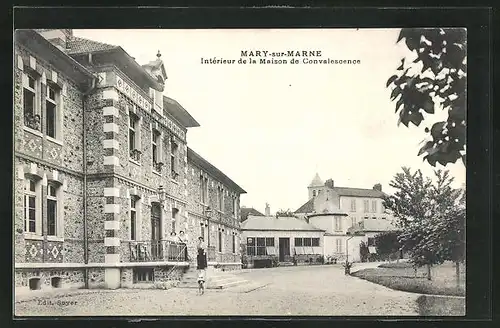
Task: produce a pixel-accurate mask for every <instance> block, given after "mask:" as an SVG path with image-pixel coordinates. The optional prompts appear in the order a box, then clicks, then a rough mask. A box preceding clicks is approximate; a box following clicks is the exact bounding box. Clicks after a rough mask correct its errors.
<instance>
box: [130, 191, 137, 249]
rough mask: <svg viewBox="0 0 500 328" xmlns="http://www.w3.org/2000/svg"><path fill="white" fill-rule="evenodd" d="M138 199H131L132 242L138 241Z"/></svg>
mask: <svg viewBox="0 0 500 328" xmlns="http://www.w3.org/2000/svg"><path fill="white" fill-rule="evenodd" d="M136 205H137V199H136V198H135V197H132V198H130V240H137V236H136V232H137V208H136Z"/></svg>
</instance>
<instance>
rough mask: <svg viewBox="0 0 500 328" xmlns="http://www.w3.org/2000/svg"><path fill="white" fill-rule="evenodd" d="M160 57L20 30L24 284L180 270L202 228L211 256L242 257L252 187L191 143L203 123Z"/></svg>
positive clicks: (110, 280)
mask: <svg viewBox="0 0 500 328" xmlns="http://www.w3.org/2000/svg"><path fill="white" fill-rule="evenodd" d="M155 55H156V56H155ZM151 57H152V58H151V59H152V60H151V62H149V63H146V64H143V65H140V64H139V63H137V62H136V61H135V60H134V59H133V58H132V57H131V56H130V55H129V54H127V52H126V51H125V50H123V49H122V48H121V47H119V46H115V45H110V44H104V43H100V42H95V41H92V40H88V39H83V38H79V37H75V36H73V33H72V30H69V29H60V30H17V31H16V34H15V53H14V124H15V140H14V141H15V176H14V200H15V205H14V209H15V210H14V236H15V238H14V240H15V285H16V289H17V288H19V289H26V290H27V289H44V288H61V287H84V288H112V289H114V288H120V287H133V286H134V285H136V284H153V285H154V284H155V283H158V282H166V281H171V280H176V279H180V278H181V277H182V275H183V273H184V272H185V271H186V270H187V268H189V266H190V265H191V266H192V265H193V263H194V259H195V258H196V256H195V243H196V240H197V238H198V237H199V236H204V238H205V241H206V242H207V243H208V262H209V265H218V266H225V267H227V268H237V267H241V255H240V209H239V203H240V195H241V194H243V193H245V191H244V190H243V189H242V188H241V187H240V186H238V185H237V184H236V183H235V182H233V181H232V180H231V179H230V178H229V177H227V176H226V175H225V174H224V173H223V172H221V171H220V170H218V169H217V168H216V167H215V166H214V165H212V164H211V163H209V162H208V161H206V160H205V159H204V158H203V157H202V156H200V155H199V154H197V153H196V152H195V151H193V150H192V149H191V148H189V147H188V144H187V132H188V129H190V128H195V127H199V126H200V125H199V124H198V122H197V121H196V120H195V119H194V118H193V117H192V116H191V115H190V114H189V113H188V112H187V111H186V110H185V109H184V108H183V107H182V106H181V105H180V104H179V103H178V102H177V101H176V100H174V99H172V98H169V97H167V96H166V93H167V92H166V91H165V85H166V81H167V73H166V69H165V66H164V64H163V61H162V59H161V54H160V53H158V54H152V56H151ZM180 231H185V232H186V233H187V235H188V240H187V242H185V243H180V242H179V241H178V240H176V239H175V238H174V237H172V236H171V233H172V232H176V233H177V234H178V233H179V232H180ZM186 249H187V254H186V251H185V250H186ZM186 255H187V256H186Z"/></svg>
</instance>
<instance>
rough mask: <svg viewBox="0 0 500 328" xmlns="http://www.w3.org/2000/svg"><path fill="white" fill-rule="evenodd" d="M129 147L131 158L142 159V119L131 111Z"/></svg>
mask: <svg viewBox="0 0 500 328" xmlns="http://www.w3.org/2000/svg"><path fill="white" fill-rule="evenodd" d="M128 149H129V153H130V158H131V159H132V160H134V161H140V159H141V157H140V156H141V152H140V119H139V117H138V116H137V115H135V114H134V113H131V112H130V113H129V125H128Z"/></svg>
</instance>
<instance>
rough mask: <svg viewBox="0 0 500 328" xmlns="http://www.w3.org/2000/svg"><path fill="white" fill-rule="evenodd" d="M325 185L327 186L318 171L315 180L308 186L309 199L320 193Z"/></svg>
mask: <svg viewBox="0 0 500 328" xmlns="http://www.w3.org/2000/svg"><path fill="white" fill-rule="evenodd" d="M324 186H325V184H324V183H323V180H321V178H320V177H319V174H318V173H316V175H315V176H314V178H313V180H312V181H311V183H310V184H309V186H308V187H307V190H308V192H309V199H311V198H313V197H315V196H316V195H318V194H319V193H320V192H321V190H322V189H323V187H324Z"/></svg>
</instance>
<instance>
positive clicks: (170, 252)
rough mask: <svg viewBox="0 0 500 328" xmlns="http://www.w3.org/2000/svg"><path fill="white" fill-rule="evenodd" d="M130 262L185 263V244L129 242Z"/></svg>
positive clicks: (151, 241) (153, 241)
mask: <svg viewBox="0 0 500 328" xmlns="http://www.w3.org/2000/svg"><path fill="white" fill-rule="evenodd" d="M129 248H130V262H150V261H151V262H157V261H170V262H185V261H187V252H186V244H182V243H177V242H173V241H170V240H148V241H131V242H130V243H129Z"/></svg>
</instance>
